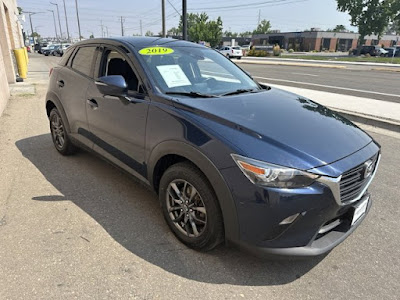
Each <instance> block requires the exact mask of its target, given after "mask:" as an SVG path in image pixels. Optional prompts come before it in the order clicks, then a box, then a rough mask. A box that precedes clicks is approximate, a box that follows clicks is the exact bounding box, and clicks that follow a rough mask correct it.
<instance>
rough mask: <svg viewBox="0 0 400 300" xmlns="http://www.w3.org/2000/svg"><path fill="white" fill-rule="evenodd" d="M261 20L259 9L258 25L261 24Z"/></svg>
mask: <svg viewBox="0 0 400 300" xmlns="http://www.w3.org/2000/svg"><path fill="white" fill-rule="evenodd" d="M260 22H261V9H259V10H258V23H257V26H258V25H260Z"/></svg>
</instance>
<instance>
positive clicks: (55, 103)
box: [46, 92, 71, 132]
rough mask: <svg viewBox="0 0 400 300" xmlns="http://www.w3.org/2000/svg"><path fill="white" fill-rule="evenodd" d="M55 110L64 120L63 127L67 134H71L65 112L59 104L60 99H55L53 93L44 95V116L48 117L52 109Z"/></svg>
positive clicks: (55, 96)
mask: <svg viewBox="0 0 400 300" xmlns="http://www.w3.org/2000/svg"><path fill="white" fill-rule="evenodd" d="M54 107H55V108H57V110H58V112H59V113H60V114H61V117H62V119H63V120H64V125H65V127H66V129H67V132H71V129H70V126H69V122H68V118H67V114H66V113H65V110H64V108H63V106H62V104H61V101H60V99H59V98H58V97H57V95H56V94H55V93H53V92H48V93H47V95H46V114H47V117H50V112H51V110H52V109H53V108H54Z"/></svg>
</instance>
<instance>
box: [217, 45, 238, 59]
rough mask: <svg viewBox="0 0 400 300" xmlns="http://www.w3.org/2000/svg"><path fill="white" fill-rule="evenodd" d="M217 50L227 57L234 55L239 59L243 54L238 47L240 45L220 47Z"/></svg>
mask: <svg viewBox="0 0 400 300" xmlns="http://www.w3.org/2000/svg"><path fill="white" fill-rule="evenodd" d="M219 52H221V53H222V54H223V55H225V56H226V57H228V58H232V57H235V58H237V59H241V58H242V56H243V52H242V50H241V48H240V46H233V47H231V46H226V47H222V48H221V49H220V50H219Z"/></svg>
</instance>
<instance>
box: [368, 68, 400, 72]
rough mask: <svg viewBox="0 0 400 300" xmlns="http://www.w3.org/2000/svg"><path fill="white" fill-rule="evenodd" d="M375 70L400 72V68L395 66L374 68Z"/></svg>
mask: <svg viewBox="0 0 400 300" xmlns="http://www.w3.org/2000/svg"><path fill="white" fill-rule="evenodd" d="M371 70H373V71H385V72H400V69H394V68H372V69H371Z"/></svg>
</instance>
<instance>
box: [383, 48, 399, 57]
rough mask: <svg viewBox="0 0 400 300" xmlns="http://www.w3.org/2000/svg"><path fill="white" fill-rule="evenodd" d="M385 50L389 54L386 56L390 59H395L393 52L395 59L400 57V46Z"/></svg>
mask: <svg viewBox="0 0 400 300" xmlns="http://www.w3.org/2000/svg"><path fill="white" fill-rule="evenodd" d="M385 50H387V51H388V53H387V54H386V56H388V57H393V52H394V56H395V57H399V56H400V46H395V47H389V48H385Z"/></svg>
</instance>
